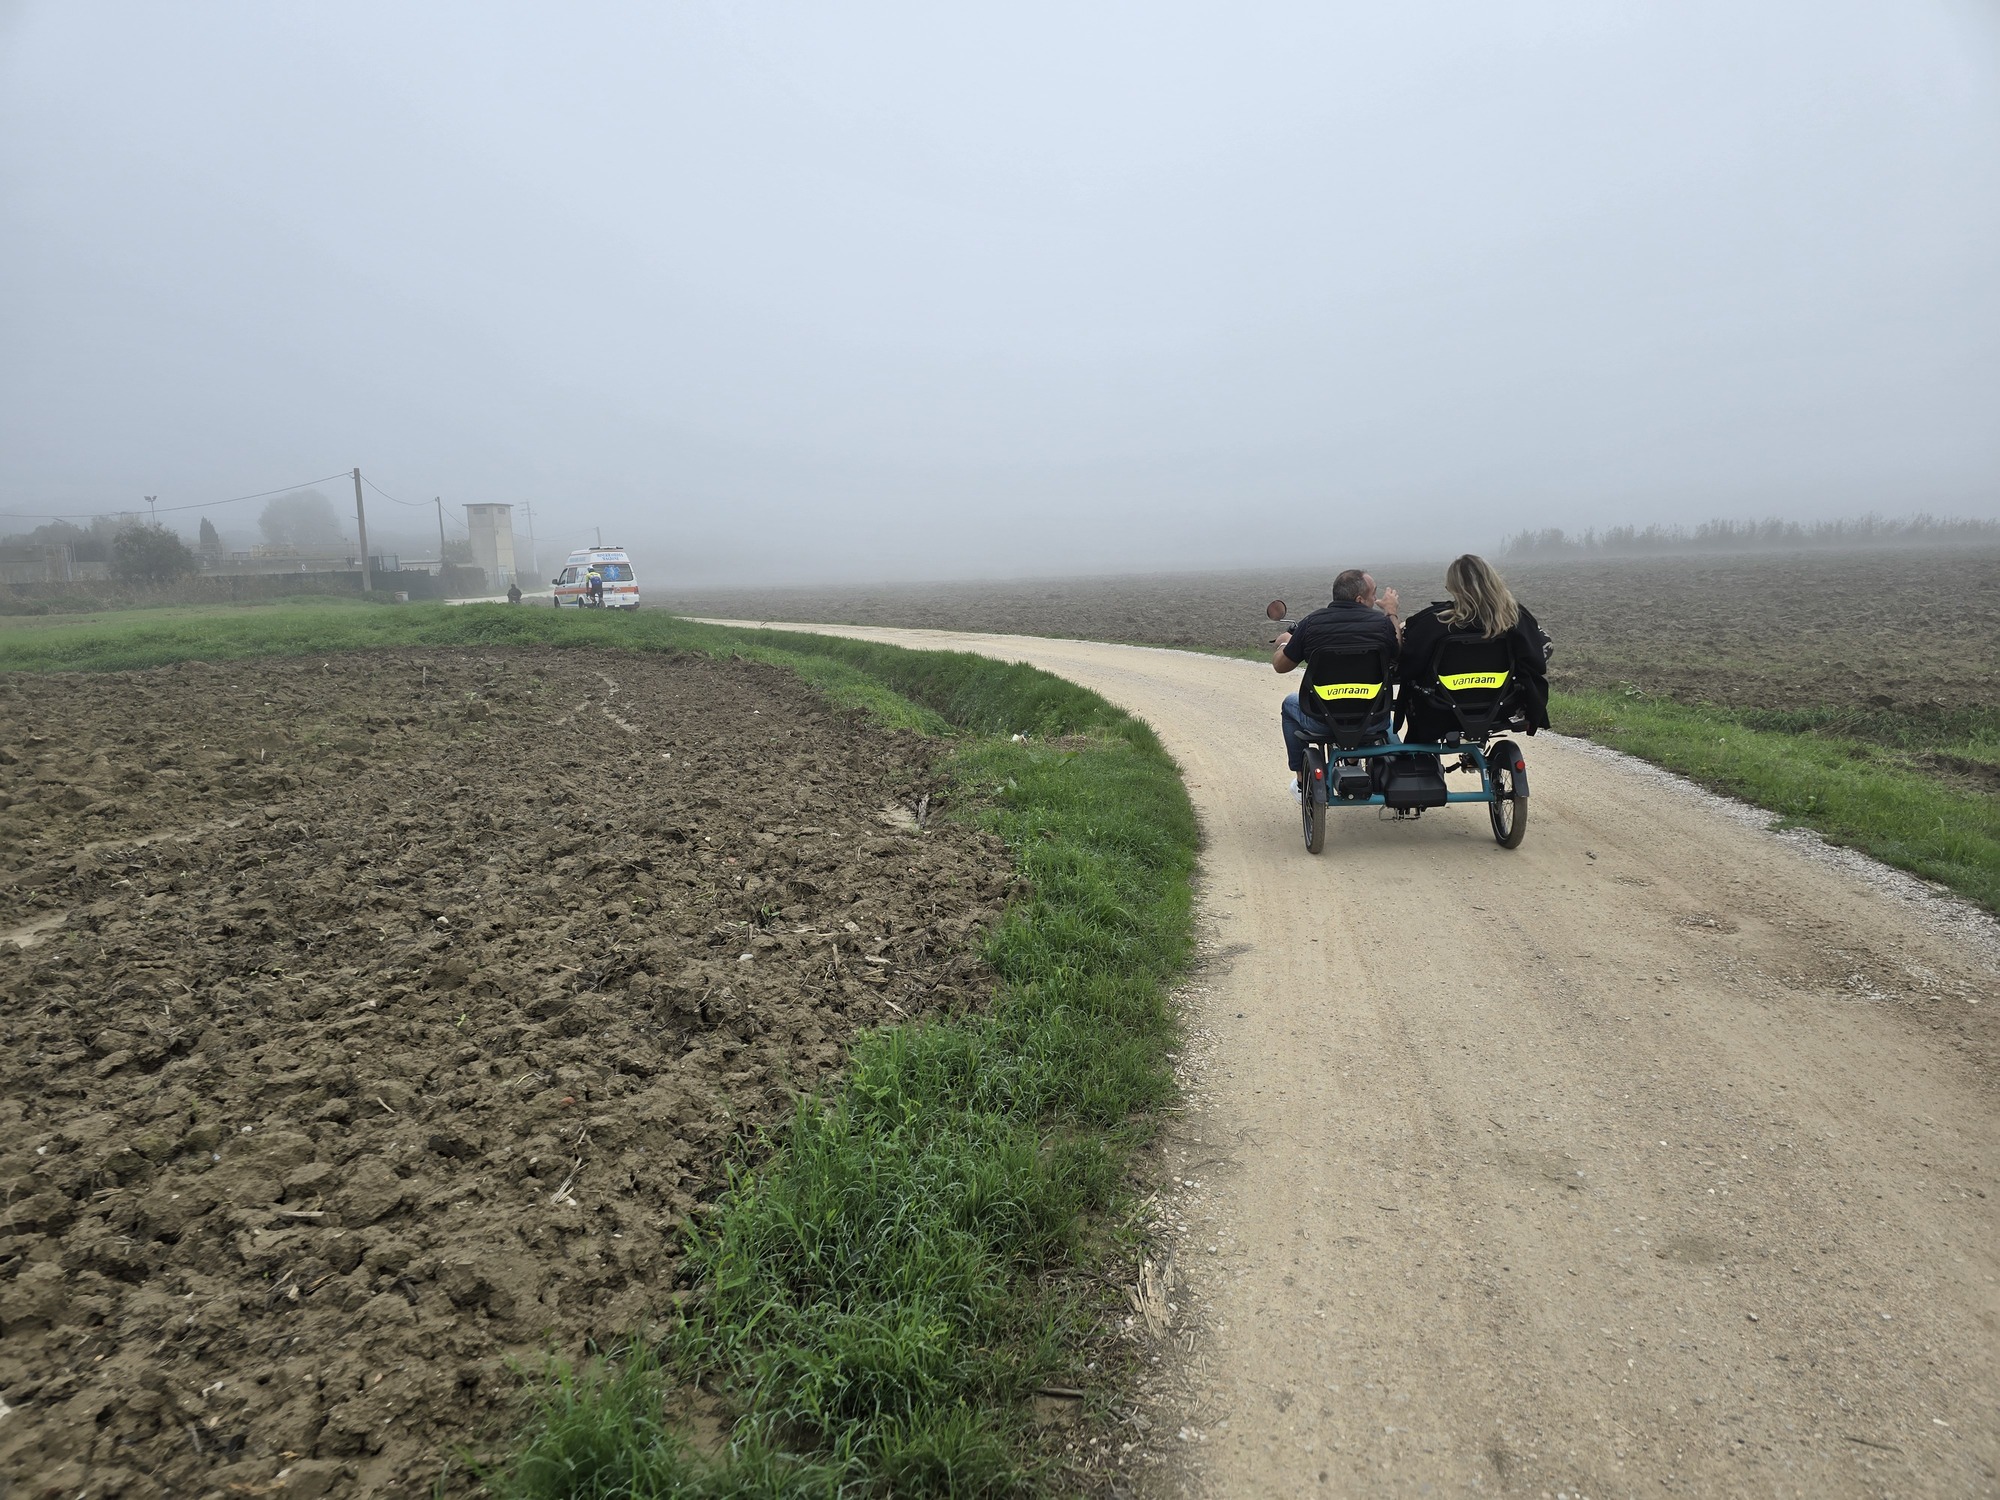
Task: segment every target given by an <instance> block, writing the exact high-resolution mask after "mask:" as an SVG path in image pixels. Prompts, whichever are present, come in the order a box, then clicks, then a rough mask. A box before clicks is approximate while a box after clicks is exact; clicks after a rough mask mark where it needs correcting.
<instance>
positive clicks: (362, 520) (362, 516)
mask: <svg viewBox="0 0 2000 1500" xmlns="http://www.w3.org/2000/svg"><path fill="white" fill-rule="evenodd" d="M354 527H355V530H357V531H359V532H360V533H361V592H362V593H364V594H372V593H374V592H375V580H374V578H373V577H371V576H370V574H369V571H368V510H367V508H366V507H365V506H363V505H362V503H361V471H360V470H359V469H356V470H355V471H354Z"/></svg>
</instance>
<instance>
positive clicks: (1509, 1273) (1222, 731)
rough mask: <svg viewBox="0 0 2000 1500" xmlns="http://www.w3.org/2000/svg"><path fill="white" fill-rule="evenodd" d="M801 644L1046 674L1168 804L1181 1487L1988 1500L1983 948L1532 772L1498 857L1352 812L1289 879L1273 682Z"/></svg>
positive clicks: (1779, 843)
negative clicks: (1199, 995)
mask: <svg viewBox="0 0 2000 1500" xmlns="http://www.w3.org/2000/svg"><path fill="white" fill-rule="evenodd" d="M825 628H826V629H828V630H829V632H830V633H839V634H848V635H856V636H864V637H866V638H869V639H875V640H886V641H892V642H895V643H898V644H905V645H916V646H928V647H948V648H955V649H963V650H971V651H979V652H983V653H987V654H991V655H997V656H1002V657H1006V658H1009V659H1015V660H1023V661H1028V662H1032V663H1033V664H1034V665H1036V666H1039V667H1044V668H1046V669H1048V670H1050V671H1054V672H1059V673H1061V674H1063V675H1064V676H1067V677H1070V678H1073V679H1074V680H1076V681H1079V682H1082V683H1084V684H1086V685H1088V686H1089V687H1091V688H1093V689H1095V690H1097V691H1098V692H1100V693H1102V694H1104V695H1105V696H1106V697H1108V698H1110V699H1111V700H1112V701H1114V702H1116V703H1118V704H1120V705H1122V706H1123V707H1125V708H1127V709H1130V710H1132V711H1134V712H1136V713H1138V714H1140V715H1142V716H1143V717H1144V718H1145V719H1147V720H1148V721H1149V722H1150V723H1152V724H1153V725H1154V726H1155V727H1156V728H1157V729H1158V730H1159V732H1160V734H1161V736H1162V737H1163V738H1164V740H1165V741H1166V744H1167V746H1168V748H1169V749H1170V750H1171V751H1172V752H1173V754H1174V755H1175V756H1176V757H1177V758H1178V760H1179V761H1180V764H1181V766H1182V768H1183V769H1184V771H1185V773H1186V775H1187V779H1188V782H1189V785H1190V787H1191V788H1192V792H1193V796H1194V799H1195V802H1196V805H1197V807H1198V808H1199V809H1200V812H1201V815H1202V818H1203V820H1204V825H1205V830H1206V835H1207V848H1206V852H1205V855H1204V864H1203V904H1204V908H1205V912H1206V916H1207V919H1208V921H1209V922H1210V923H1211V924H1212V936H1213V938H1214V939H1215V941H1216V943H1217V944H1218V948H1219V952H1220V954H1221V955H1222V958H1221V961H1220V963H1219V965H1218V972H1216V973H1215V974H1214V975H1212V976H1210V980H1211V982H1210V986H1209V988H1208V989H1207V990H1206V994H1205V999H1204V1001H1203V1003H1202V1006H1201V1009H1200V1010H1199V1011H1198V1013H1197V1014H1195V1015H1194V1016H1192V1017H1191V1021H1192V1024H1193V1025H1194V1026H1196V1027H1197V1028H1198V1029H1200V1030H1202V1031H1204V1032H1206V1033H1207V1034H1208V1035H1209V1037H1210V1038H1211V1043H1212V1050H1211V1051H1210V1054H1209V1058H1208V1062H1207V1066H1206V1073H1205V1078H1204V1079H1203V1081H1202V1086H1201V1095H1202V1103H1201V1107H1200V1108H1198V1109H1197V1110H1195V1111H1194V1112H1193V1114H1192V1116H1191V1118H1190V1119H1189V1121H1188V1122H1187V1124H1186V1125H1185V1126H1184V1127H1179V1128H1180V1129H1181V1130H1182V1134H1181V1136H1180V1137H1179V1138H1178V1139H1177V1140H1176V1141H1175V1142H1173V1143H1172V1147H1171V1149H1172V1151H1173V1152H1174V1153H1175V1159H1177V1160H1180V1161H1182V1163H1183V1165H1182V1166H1181V1169H1180V1171H1179V1172H1178V1174H1177V1175H1178V1176H1179V1177H1181V1178H1182V1179H1183V1180H1184V1181H1185V1182H1186V1183H1188V1184H1190V1186H1189V1187H1188V1188H1187V1190H1186V1197H1185V1198H1184V1199H1183V1200H1182V1204H1181V1211H1182V1213H1183V1214H1184V1216H1185V1221H1186V1225H1187V1232H1186V1233H1185V1234H1184V1235H1183V1236H1181V1239H1182V1242H1183V1243H1182V1248H1181V1250H1180V1252H1179V1254H1178V1256H1177V1257H1176V1259H1177V1266H1176V1274H1177V1275H1178V1277H1179V1283H1178V1290H1177V1291H1176V1292H1175V1294H1174V1296H1175V1300H1176V1302H1177V1303H1178V1304H1179V1307H1180V1309H1181V1311H1180V1314H1179V1316H1180V1318H1181V1319H1182V1320H1183V1321H1184V1322H1189V1323H1190V1327H1191V1331H1192V1332H1193V1333H1194V1335H1195V1337H1194V1340H1193V1342H1194V1353H1193V1354H1192V1355H1183V1356H1182V1359H1183V1361H1184V1374H1185V1385H1186V1389H1187V1392H1188V1401H1187V1406H1186V1410H1185V1411H1184V1412H1182V1413H1181V1414H1180V1418H1181V1420H1182V1421H1184V1423H1185V1424H1186V1435H1185V1437H1184V1438H1183V1439H1182V1440H1181V1441H1182V1445H1183V1447H1184V1449H1185V1451H1186V1452H1187V1454H1188V1455H1189V1457H1188V1462H1187V1466H1186V1484H1187V1487H1188V1488H1189V1489H1191V1490H1193V1491H1195V1492H1198V1493H1207V1494H1214V1495H1219V1496H1232V1497H1233V1496H1245V1497H1248V1496H1257V1497H1268V1496H1281V1495H1284V1496H1291V1495H1313V1494H1325V1495H1377V1494H1398V1495H1400V1494H1437V1495H1448V1494H1496V1495H1512V1494H1520V1495H1531V1496H1541V1495H1548V1496H1574V1497H1581V1496H1589V1497H1591V1500H1604V1497H1610V1496H1618V1495H1660V1494H1693V1495H1725V1494H1727V1495H1737V1494H1758V1495H1809V1496H1827V1495H1857V1496H1858V1495H1871V1496H1872V1495H1896V1496H1919V1495H1937V1496H1946V1495H1949V1496H1966V1495H1990V1494H1996V1493H2000V1479H1996V1473H2000V1416H1997V1415H1996V1405H2000V1372H1996V1370H1995V1364H1996V1349H2000V1281H1996V1276H2000V1216H1997V1215H1996V1213H1995V1199H1994V1196H1993V1195H1994V1194H1995V1192H1996V1191H2000V1189H1996V1185H1995V1182H1994V1177H1995V1170H1994V1169H1995V1165H1996V1163H2000V1109H1996V1103H2000V1091H1996V1089H1995V1086H1994V1084H1995V1077H1996V1072H1995V1067H1994V1059H1995V1044H1996V1041H2000V1025H1997V1024H1996V1018H1995V1016H1994V1014H1993V1012H1994V1010H1995V1008H1996V1007H2000V984H1996V983H1995V980H1996V976H2000V959H1996V954H2000V946H1996V944H1995V942H1994V938H1993V930H1992V926H1991V924H1990V923H1986V922H1984V921H1983V919H1981V920H1978V921H1971V922H1967V921H1964V920H1962V919H1961V920H1959V921H1957V922H1954V921H1953V920H1952V915H1951V914H1952V912H1953V910H1954V908H1951V907H1948V906H1946V905H1945V904H1943V903H1934V902H1927V901H1919V900H1911V899H1908V898H1907V896H1898V895H1896V894H1895V893H1894V892H1893V891H1885V890H1884V889H1882V888H1880V887H1879V886H1877V885H1871V884H1870V883H1868V882H1866V881H1864V880H1863V879H1862V878H1860V877H1859V876H1858V875H1857V874H1855V873H1854V872H1852V871H1851V870H1848V869H1843V868H1841V867H1840V866H1839V865H1838V864H1836V863H1835V862H1832V861H1829V860H1827V859H1825V858H1814V857H1812V856H1810V855H1809V854H1808V853H1806V852H1804V851H1802V850H1801V848H1799V847H1798V846H1797V845H1795V844H1792V843H1791V842H1789V841H1786V840H1783V839H1779V838H1776V837H1774V836H1772V835H1771V834H1769V833H1767V832H1764V831H1761V830H1760V829H1759V828H1758V827H1756V826H1755V825H1754V820H1749V819H1745V818H1742V817H1732V816H1731V815H1730V814H1729V813H1728V811H1727V810H1726V809H1725V808H1723V807H1722V806H1720V805H1719V804H1716V803H1714V802H1713V801H1711V800H1708V799H1704V798H1701V797H1699V796H1697V795H1692V794H1690V793H1689V792H1688V791H1687V790H1686V789H1684V788H1678V787H1676V786H1673V785H1669V784H1666V783H1665V782H1663V781H1662V780H1661V779H1660V778H1658V777H1656V776H1653V775H1650V774H1648V773H1647V772H1646V771H1645V770H1644V769H1643V768H1637V767H1635V766H1633V765H1632V764H1631V763H1629V762H1624V761H1620V760H1618V759H1616V758H1613V757H1609V756H1606V755H1604V754H1603V753H1602V752H1599V751H1596V750H1594V749H1593V748H1592V747H1589V746H1585V745H1580V744H1578V743H1576V742H1573V741H1563V740H1560V739H1557V738H1555V737H1553V736H1540V737H1537V738H1536V739H1535V740H1533V741H1530V742H1529V743H1528V754H1529V760H1530V766H1531V774H1532V785H1533V790H1534V798H1533V802H1532V813H1533V818H1532V822H1531V825H1530V831H1529V834H1528V838H1527V841H1526V843H1525V845H1524V846H1523V847H1522V848H1521V849H1520V850H1518V851H1515V852H1512V853H1509V852H1506V851H1503V850H1500V849H1499V848H1497V847H1496V846H1495V845H1494V844H1493V842H1492V839H1491V837H1490V834H1489V832H1488V830H1487V827H1486V818H1485V815H1484V812H1483V810H1482V809H1480V808H1478V807H1456V808H1450V809H1445V810H1441V811H1439V812H1435V813H1432V814H1430V815H1428V816H1426V817H1425V818H1424V819H1423V820H1422V822H1421V823H1419V824H1417V825H1415V826H1410V825H1406V824H1405V825H1397V824H1390V823H1384V822H1380V821H1378V820H1377V819H1376V817H1375V815H1374V814H1372V813H1369V812H1363V811H1358V810H1357V811H1348V812H1345V813H1340V812H1336V813H1334V814H1332V815H1331V816H1332V818H1333V822H1332V825H1331V829H1332V831H1331V832H1330V834H1329V836H1328V850H1327V853H1326V855H1325V856H1324V857H1322V858H1320V859H1317V860H1314V859H1311V858H1309V857H1308V856H1307V855H1306V854H1305V853H1304V851H1303V849H1302V848H1301V846H1300V843H1299V840H1298V837H1297V833H1296V829H1297V817H1296V813H1295V811H1294V809H1293V806H1292V803H1291V800H1290V798H1289V796H1288V795H1287V793H1286V790H1285V782H1286V776H1285V773H1284V770H1283V762H1282V758H1281V751H1280V746H1279V742H1278V737H1277V727H1276V724H1277V706H1278V701H1279V699H1280V698H1281V697H1282V696H1283V694H1284V692H1285V691H1286V690H1287V686H1288V683H1289V682H1290V681H1291V680H1290V679H1280V678H1278V677H1276V676H1274V675H1273V674H1272V673H1271V672H1269V671H1268V670H1266V669H1264V668H1262V667H1260V666H1257V665H1256V664H1253V663H1245V662H1241V661H1230V660H1224V659H1218V658H1210V657H1202V656H1196V655H1191V654H1185V653H1179V652H1166V651H1153V650H1146V649H1140V648H1134V647H1120V646H1104V645H1093V644H1089V643H1083V642H1072V641H1057V640H1043V639H1034V638H1027V637H1007V636H976V635H956V634H948V633H944V632H931V631H910V630H892V629H869V628H865V627H838V628H835V627H825ZM1170 1430H1171V1429H1170Z"/></svg>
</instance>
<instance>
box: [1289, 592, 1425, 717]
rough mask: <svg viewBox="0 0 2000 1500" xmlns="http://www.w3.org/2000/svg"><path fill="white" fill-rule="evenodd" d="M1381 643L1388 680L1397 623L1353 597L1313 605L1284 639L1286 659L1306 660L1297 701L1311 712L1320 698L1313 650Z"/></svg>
mask: <svg viewBox="0 0 2000 1500" xmlns="http://www.w3.org/2000/svg"><path fill="white" fill-rule="evenodd" d="M1376 647H1380V648H1381V649H1382V650H1383V651H1384V652H1385V653H1386V654H1387V663H1386V665H1387V667H1388V671H1389V674H1390V680H1391V681H1393V680H1394V678H1395V671H1396V652H1397V644H1396V627H1395V625H1394V624H1393V623H1392V622H1391V621H1390V619H1389V617H1388V616H1387V615H1385V614H1383V613H1382V611H1381V610H1379V609H1377V608H1375V606H1374V605H1372V604H1360V603H1357V602H1355V601H1354V600H1352V599H1336V600H1334V601H1333V603H1331V604H1329V605H1327V606H1326V608H1324V609H1316V610H1314V611H1313V612H1312V613H1311V614H1309V615H1307V616H1306V617H1305V618H1304V619H1303V620H1301V621H1299V625H1298V629H1296V630H1294V631H1293V632H1292V638H1291V639H1290V640H1289V641H1287V642H1285V646H1284V652H1285V658H1286V660H1288V661H1296V662H1304V663H1305V664H1306V675H1305V680H1304V681H1302V682H1301V683H1300V684H1299V705H1300V706H1301V707H1302V708H1304V709H1305V710H1306V712H1308V713H1311V712H1312V711H1313V706H1314V705H1315V704H1316V703H1317V702H1318V701H1319V700H1318V698H1317V697H1315V696H1314V694H1313V691H1312V655H1313V653H1314V652H1315V651H1369V650H1373V649H1374V648H1376Z"/></svg>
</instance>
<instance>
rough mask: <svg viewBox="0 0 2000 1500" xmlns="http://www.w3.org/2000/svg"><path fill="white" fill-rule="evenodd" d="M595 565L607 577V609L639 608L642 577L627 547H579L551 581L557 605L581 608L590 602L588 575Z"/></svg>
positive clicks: (605, 580) (604, 577)
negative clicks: (628, 553) (633, 569)
mask: <svg viewBox="0 0 2000 1500" xmlns="http://www.w3.org/2000/svg"><path fill="white" fill-rule="evenodd" d="M592 568H595V569H597V574H598V576H599V577H600V578H602V579H603V580H604V607H605V608H606V609H637V608H638V607H639V580H638V577H637V576H636V575H635V574H634V573H633V572H632V559H631V557H630V556H628V555H627V554H626V551H625V549H624V548H623V547H579V548H578V549H577V550H576V551H574V552H572V553H570V555H569V557H568V559H567V560H566V561H565V562H564V563H563V570H562V571H561V572H560V573H558V574H556V576H555V577H554V578H553V579H551V580H550V582H552V583H553V584H554V585H555V601H556V608H557V609H561V608H562V607H563V606H564V605H565V604H569V605H574V606H575V607H576V608H578V609H584V608H587V607H588V606H589V604H590V585H589V582H588V581H587V580H588V575H589V573H590V570H591V569H592Z"/></svg>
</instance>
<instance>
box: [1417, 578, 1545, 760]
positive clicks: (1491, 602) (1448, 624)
mask: <svg viewBox="0 0 2000 1500" xmlns="http://www.w3.org/2000/svg"><path fill="white" fill-rule="evenodd" d="M1444 589H1445V593H1446V595H1448V596H1449V597H1447V598H1443V599H1440V600H1438V601H1437V602H1436V603H1435V604H1431V605H1428V606H1426V607H1425V608H1423V609H1420V610H1418V611H1417V612H1416V613H1415V614H1413V615H1411V616H1410V622H1409V625H1408V626H1407V628H1405V630H1404V631H1403V663H1402V670H1401V672H1400V673H1399V674H1398V675H1399V679H1400V682H1401V686H1402V691H1401V693H1400V695H1399V699H1398V702H1399V707H1398V713H1399V714H1400V715H1402V717H1403V718H1404V719H1405V720H1407V723H1408V731H1409V732H1408V734H1407V735H1406V736H1405V737H1406V738H1407V739H1409V740H1411V741H1412V742H1414V743H1419V744H1422V743H1435V742H1436V741H1437V740H1438V739H1439V738H1440V737H1441V736H1443V735H1444V734H1446V733H1447V732H1448V731H1450V730H1452V729H1455V728H1456V727H1457V725H1456V724H1455V723H1454V722H1452V721H1451V720H1450V719H1449V717H1448V716H1447V715H1445V714H1444V713H1442V712H1441V711H1440V710H1439V709H1437V708H1435V707H1433V706H1432V705H1430V704H1429V703H1426V702H1425V701H1424V699H1423V697H1422V696H1421V695H1420V694H1418V693H1417V692H1415V691H1413V690H1412V684H1413V683H1414V682H1415V680H1416V679H1417V677H1418V676H1420V675H1421V674H1422V673H1425V672H1428V671H1429V670H1430V669H1431V655H1432V653H1433V652H1434V651H1436V650H1437V646H1438V642H1440V641H1442V640H1444V639H1445V638H1446V637H1447V636H1453V635H1463V636H1471V637H1474V638H1476V639H1478V640H1486V641H1490V640H1496V639H1499V638H1501V637H1505V639H1506V641H1507V643H1508V645H1509V646H1510V647H1511V648H1512V650H1513V656H1514V661H1515V670H1517V671H1518V672H1519V673H1520V674H1521V680H1522V686H1523V689H1524V693H1523V696H1524V702H1525V706H1526V708H1527V713H1528V733H1529V734H1533V733H1534V732H1535V731H1536V730H1537V729H1547V728H1548V727H1549V669H1548V661H1549V656H1550V654H1551V653H1552V652H1553V651H1554V650H1555V647H1554V646H1553V645H1551V644H1550V643H1549V638H1548V637H1547V636H1546V635H1544V634H1543V633H1542V627H1541V626H1540V625H1538V624H1536V623H1535V617H1534V616H1533V615H1532V614H1530V613H1529V612H1528V610H1527V608H1526V607H1525V606H1524V605H1522V603H1521V602H1520V600H1518V599H1516V598H1515V597H1514V591H1513V590H1512V589H1510V588H1508V587H1507V580H1506V579H1504V578H1502V577H1501V576H1500V573H1499V570H1498V569H1496V568H1495V567H1494V566H1493V564H1491V563H1489V562H1488V561H1487V560H1486V559H1485V558H1483V557H1478V556H1475V555H1474V554H1473V553H1470V552H1468V553H1466V554H1465V555H1464V556H1463V557H1461V558H1459V559H1458V560H1457V561H1455V562H1453V563H1452V565H1451V566H1450V567H1448V568H1446V569H1445V570H1444Z"/></svg>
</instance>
